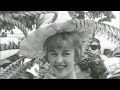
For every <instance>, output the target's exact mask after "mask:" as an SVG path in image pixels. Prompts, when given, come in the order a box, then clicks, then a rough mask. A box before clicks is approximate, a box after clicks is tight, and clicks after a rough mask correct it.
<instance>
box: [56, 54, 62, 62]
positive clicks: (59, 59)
mask: <svg viewBox="0 0 120 90" xmlns="http://www.w3.org/2000/svg"><path fill="white" fill-rule="evenodd" d="M56 61H57V63H61V62H63V56H62V55H58V58H57V60H56Z"/></svg>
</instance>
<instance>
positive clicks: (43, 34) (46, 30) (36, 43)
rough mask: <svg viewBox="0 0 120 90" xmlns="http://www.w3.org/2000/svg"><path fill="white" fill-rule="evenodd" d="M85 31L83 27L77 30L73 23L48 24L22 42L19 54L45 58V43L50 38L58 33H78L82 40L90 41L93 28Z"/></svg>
mask: <svg viewBox="0 0 120 90" xmlns="http://www.w3.org/2000/svg"><path fill="white" fill-rule="evenodd" d="M91 26H93V25H91ZM84 29H86V30H83V27H80V28H78V27H77V28H76V25H75V24H74V23H71V21H70V22H60V23H52V24H46V25H44V26H42V27H40V28H38V29H37V30H35V31H34V32H32V33H31V34H29V35H28V36H27V37H26V38H25V39H24V40H23V41H22V42H21V44H20V51H19V54H21V55H23V56H26V57H28V58H37V57H43V56H44V55H45V52H44V50H43V43H44V42H45V40H46V39H47V38H48V37H50V36H52V35H54V34H56V33H58V32H59V33H60V32H77V33H79V34H80V39H88V38H89V37H91V36H92V34H93V32H94V31H93V29H92V28H91V27H88V28H85V27H84ZM90 29H91V30H90ZM83 31H84V32H83ZM88 33H89V34H88Z"/></svg>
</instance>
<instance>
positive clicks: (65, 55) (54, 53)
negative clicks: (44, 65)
mask: <svg viewBox="0 0 120 90" xmlns="http://www.w3.org/2000/svg"><path fill="white" fill-rule="evenodd" d="M74 56H75V54H74V48H68V47H65V48H60V49H54V50H50V51H49V52H48V61H49V63H50V65H51V67H52V70H53V71H54V73H55V75H56V77H57V78H65V77H69V75H70V74H71V73H72V72H73V70H74V65H75V62H74Z"/></svg>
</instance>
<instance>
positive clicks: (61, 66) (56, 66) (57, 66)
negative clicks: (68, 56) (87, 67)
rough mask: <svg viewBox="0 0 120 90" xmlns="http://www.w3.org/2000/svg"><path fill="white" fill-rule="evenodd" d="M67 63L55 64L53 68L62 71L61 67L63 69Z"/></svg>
mask: <svg viewBox="0 0 120 90" xmlns="http://www.w3.org/2000/svg"><path fill="white" fill-rule="evenodd" d="M66 66H67V65H55V68H56V69H57V70H58V71H62V70H63V69H65V67H66Z"/></svg>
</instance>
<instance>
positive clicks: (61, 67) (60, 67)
mask: <svg viewBox="0 0 120 90" xmlns="http://www.w3.org/2000/svg"><path fill="white" fill-rule="evenodd" d="M74 35H77V34H75V33H70V32H63V33H57V34H55V35H53V36H51V37H49V38H48V39H47V40H46V41H45V45H44V46H45V47H44V48H45V49H46V52H47V54H46V58H47V60H48V62H49V63H50V65H51V67H52V72H53V74H50V73H51V71H50V72H49V74H47V75H46V78H49V79H50V78H53V77H52V76H54V78H55V77H56V78H57V79H76V75H75V70H74V69H75V64H76V61H75V58H76V57H75V56H76V55H75V54H76V53H75V50H78V49H79V50H80V48H78V47H80V43H79V39H78V40H77V38H75V37H74ZM48 43H49V44H48ZM78 43H79V44H78ZM78 45H79V46H78Z"/></svg>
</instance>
